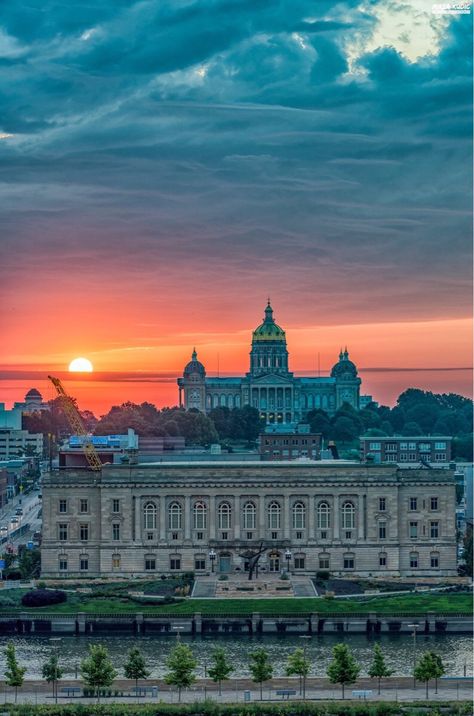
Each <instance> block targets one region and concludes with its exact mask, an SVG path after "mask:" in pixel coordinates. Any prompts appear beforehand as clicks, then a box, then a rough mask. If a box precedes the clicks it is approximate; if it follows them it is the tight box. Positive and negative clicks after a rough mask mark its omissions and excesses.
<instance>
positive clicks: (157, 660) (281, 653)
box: [0, 634, 472, 678]
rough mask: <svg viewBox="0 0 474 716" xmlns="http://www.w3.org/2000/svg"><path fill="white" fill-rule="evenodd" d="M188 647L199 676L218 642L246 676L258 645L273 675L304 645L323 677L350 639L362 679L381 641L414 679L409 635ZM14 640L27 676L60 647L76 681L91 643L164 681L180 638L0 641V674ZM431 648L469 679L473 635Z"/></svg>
mask: <svg viewBox="0 0 474 716" xmlns="http://www.w3.org/2000/svg"><path fill="white" fill-rule="evenodd" d="M181 639H182V641H183V642H184V643H187V644H189V645H190V646H191V648H192V649H193V651H194V654H195V656H196V658H197V659H198V662H199V668H198V676H204V671H205V668H206V667H207V665H208V664H209V662H210V654H211V652H212V648H213V646H215V645H216V644H219V645H221V646H223V647H224V648H225V650H226V651H227V653H228V656H229V658H230V660H231V662H232V663H233V664H234V667H235V671H234V675H235V676H239V677H240V676H247V675H248V673H249V672H248V667H247V664H248V659H249V652H250V651H252V649H254V648H255V647H256V646H257V645H258V646H264V647H265V648H266V649H267V650H268V652H269V653H270V657H271V660H272V663H273V666H274V675H275V676H284V673H285V662H286V660H287V658H288V655H289V654H290V652H291V651H293V649H294V648H295V647H297V646H300V647H302V646H304V647H305V648H306V653H307V655H308V656H309V657H310V658H311V661H312V665H313V666H312V670H311V674H312V675H315V676H323V675H325V673H326V669H327V665H328V663H329V661H330V659H331V649H332V647H333V646H334V644H337V643H338V642H340V641H346V643H347V644H348V645H349V646H350V647H351V649H352V650H353V652H354V655H355V657H356V658H357V660H358V661H359V662H360V664H361V666H362V672H361V673H362V675H364V674H367V670H368V668H369V664H370V662H371V659H372V651H373V647H374V643H375V642H377V641H378V642H379V643H380V645H381V647H382V649H383V651H384V653H385V655H386V659H387V663H388V665H389V667H390V668H391V669H393V671H394V673H395V674H397V675H401V676H408V675H410V670H411V665H412V659H413V642H412V640H411V639H410V636H407V635H391V634H387V635H381V636H371V637H367V636H366V635H364V634H360V635H358V634H350V635H349V634H348V635H347V636H346V637H344V635H341V636H340V635H337V636H336V635H334V636H333V635H324V636H313V637H311V638H310V639H304V640H302V639H301V638H299V637H298V636H265V637H257V636H239V637H236V636H221V637H216V636H203V637H195V638H192V637H182V638H181ZM8 641H13V643H14V644H15V647H16V650H17V656H18V659H19V661H20V662H21V663H22V664H24V665H26V666H27V667H28V672H27V678H40V676H41V667H42V664H43V663H44V662H45V661H46V659H47V658H48V657H49V655H50V653H51V651H52V649H53V648H54V649H58V652H59V655H60V660H61V663H62V665H63V666H64V669H65V672H66V673H65V676H66V677H67V676H69V677H73V676H74V674H75V671H76V668H77V667H78V666H79V663H80V661H81V659H82V658H84V656H85V655H86V652H87V649H88V646H89V644H91V643H101V644H105V646H107V648H108V649H109V651H110V654H111V657H112V660H113V662H114V665H115V667H116V668H117V669H118V670H119V674H121V673H123V672H122V671H121V669H122V667H123V664H124V662H125V660H126V655H127V652H128V650H129V649H130V648H131V647H132V646H138V647H139V648H140V649H141V651H142V652H143V654H144V655H145V657H146V659H147V661H148V667H149V669H150V670H151V672H152V676H153V677H161V676H163V674H164V673H165V671H166V667H165V664H164V662H165V659H166V657H167V655H168V653H169V652H170V650H171V649H172V648H173V646H174V645H175V643H176V637H174V636H173V637H172V636H169V637H164V636H160V637H157V636H142V637H140V638H136V637H134V636H130V635H123V636H104V635H101V636H97V637H92V638H91V637H77V636H63V637H61V638H60V640H55V641H54V642H52V641H50V639H49V638H48V637H41V636H32V637H28V638H22V637H13V638H9V637H0V673H3V671H4V668H5V646H6V644H7V643H8ZM427 649H434V650H435V651H437V652H438V653H439V654H440V655H441V657H442V659H443V661H444V663H445V665H446V674H447V675H448V676H462V675H463V673H464V668H465V667H466V673H467V675H471V674H472V639H471V637H470V636H469V635H435V634H433V635H426V636H425V635H418V637H417V652H418V653H421V652H422V651H424V650H427Z"/></svg>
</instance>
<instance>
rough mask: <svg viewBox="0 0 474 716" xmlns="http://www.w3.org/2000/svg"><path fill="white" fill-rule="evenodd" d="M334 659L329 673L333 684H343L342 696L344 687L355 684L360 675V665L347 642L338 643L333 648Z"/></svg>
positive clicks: (329, 667)
mask: <svg viewBox="0 0 474 716" xmlns="http://www.w3.org/2000/svg"><path fill="white" fill-rule="evenodd" d="M332 654H333V660H332V661H331V663H330V664H329V666H328V670H327V675H328V677H329V681H330V682H331V683H332V684H341V686H342V698H344V687H345V686H346V684H353V683H354V682H355V681H356V679H357V677H358V676H359V672H360V666H359V665H358V664H357V662H356V660H355V659H354V657H353V656H352V654H351V651H350V649H349V647H348V646H347V645H346V644H336V646H335V647H334V648H333V650H332Z"/></svg>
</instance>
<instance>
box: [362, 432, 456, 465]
mask: <svg viewBox="0 0 474 716" xmlns="http://www.w3.org/2000/svg"><path fill="white" fill-rule="evenodd" d="M451 443H452V437H447V436H445V435H440V436H438V435H436V436H432V435H428V436H427V435H416V436H414V437H399V436H397V437H367V436H365V435H363V436H362V437H361V438H360V452H361V459H362V460H363V461H365V460H367V458H369V459H372V460H373V462H375V463H377V464H378V463H383V462H395V463H400V464H410V463H411V464H419V463H420V462H427V463H434V464H440V463H446V464H448V463H449V462H450V461H451Z"/></svg>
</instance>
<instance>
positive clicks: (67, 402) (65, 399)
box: [48, 375, 102, 472]
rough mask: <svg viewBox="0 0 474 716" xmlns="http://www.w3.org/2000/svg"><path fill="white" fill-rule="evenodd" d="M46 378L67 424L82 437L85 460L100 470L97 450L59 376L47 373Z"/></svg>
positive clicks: (91, 467) (100, 465) (100, 464)
mask: <svg viewBox="0 0 474 716" xmlns="http://www.w3.org/2000/svg"><path fill="white" fill-rule="evenodd" d="M48 378H49V380H50V381H51V383H52V384H53V385H54V387H55V388H56V392H57V394H58V396H59V398H60V400H61V406H62V408H63V410H64V412H65V413H66V417H67V419H68V421H69V425H70V426H71V428H72V429H73V430H74V432H75V434H76V435H79V436H80V437H81V438H82V449H83V451H84V455H85V456H86V460H87V462H88V463H89V467H90V469H91V470H94V471H96V472H97V471H99V470H102V462H101V461H100V457H99V455H98V454H97V450H96V449H95V447H94V445H93V443H92V440H91V437H90V435H89V433H88V432H87V430H86V428H85V426H84V423H83V421H82V418H81V416H80V414H79V411H78V409H77V408H76V406H75V405H74V401H73V400H72V398H70V397H69V395H68V394H67V393H66V391H65V390H64V388H63V385H62V383H61V381H60V380H59V378H55V377H54V376H52V375H48Z"/></svg>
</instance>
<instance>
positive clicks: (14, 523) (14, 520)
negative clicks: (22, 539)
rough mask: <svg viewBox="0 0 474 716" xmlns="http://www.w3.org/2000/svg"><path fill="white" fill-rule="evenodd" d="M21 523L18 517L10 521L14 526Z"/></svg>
mask: <svg viewBox="0 0 474 716" xmlns="http://www.w3.org/2000/svg"><path fill="white" fill-rule="evenodd" d="M19 521H20V520H19V519H18V517H12V518H11V520H10V522H11V524H12V525H17V524H18V523H19Z"/></svg>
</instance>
